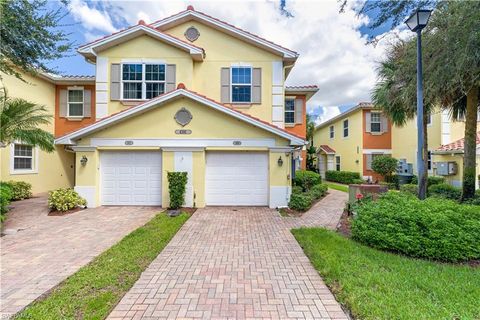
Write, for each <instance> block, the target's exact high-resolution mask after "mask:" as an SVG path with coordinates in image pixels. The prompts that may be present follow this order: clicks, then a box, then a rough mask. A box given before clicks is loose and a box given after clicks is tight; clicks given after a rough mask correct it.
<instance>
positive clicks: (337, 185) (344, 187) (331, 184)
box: [324, 181, 348, 192]
mask: <svg viewBox="0 0 480 320" xmlns="http://www.w3.org/2000/svg"><path fill="white" fill-rule="evenodd" d="M324 183H325V184H326V185H327V186H328V187H329V188H330V189H335V190H338V191H343V192H348V185H346V184H340V183H336V182H330V181H324Z"/></svg>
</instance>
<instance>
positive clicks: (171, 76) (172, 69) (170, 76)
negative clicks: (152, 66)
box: [165, 64, 177, 92]
mask: <svg viewBox="0 0 480 320" xmlns="http://www.w3.org/2000/svg"><path fill="white" fill-rule="evenodd" d="M166 68H167V70H166V78H165V92H170V91H173V90H175V89H176V87H175V82H176V77H177V75H176V72H177V67H176V65H174V64H167V66H166Z"/></svg>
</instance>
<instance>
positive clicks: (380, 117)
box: [370, 112, 382, 133]
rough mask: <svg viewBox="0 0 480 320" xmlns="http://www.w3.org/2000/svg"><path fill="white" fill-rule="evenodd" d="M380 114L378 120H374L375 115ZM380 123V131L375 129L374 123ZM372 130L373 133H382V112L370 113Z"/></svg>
mask: <svg viewBox="0 0 480 320" xmlns="http://www.w3.org/2000/svg"><path fill="white" fill-rule="evenodd" d="M374 115H375V116H377V115H378V121H375V122H374V121H373V116H374ZM374 123H375V124H378V131H374V130H373V124H374ZM370 132H371V133H382V114H381V113H380V112H371V113H370Z"/></svg>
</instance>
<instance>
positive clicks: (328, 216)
mask: <svg viewBox="0 0 480 320" xmlns="http://www.w3.org/2000/svg"><path fill="white" fill-rule="evenodd" d="M346 199H347V195H346V194H345V193H341V192H338V191H335V190H331V193H330V195H328V196H327V197H326V198H325V199H324V200H322V201H321V202H320V203H319V204H317V205H316V206H315V207H314V208H313V210H311V211H309V212H308V213H306V214H305V215H304V216H303V217H302V218H282V217H280V215H279V214H278V212H276V211H275V210H271V209H268V208H246V207H242V208H225V207H212V208H206V209H200V210H197V212H196V213H195V214H194V215H193V216H192V217H191V218H190V219H189V220H188V221H187V223H186V224H185V225H184V226H183V227H182V229H181V230H180V231H179V232H178V233H177V235H176V236H175V237H174V238H173V239H172V241H171V242H170V243H169V244H168V246H167V247H166V248H165V249H164V250H163V251H162V252H161V253H160V255H159V256H158V257H157V258H156V259H155V260H154V261H153V262H152V264H151V265H150V266H149V267H148V268H147V269H146V270H145V272H144V273H143V274H142V276H141V277H140V279H139V280H138V281H137V282H136V283H135V285H134V286H133V287H132V289H131V290H130V291H129V292H128V293H127V294H126V295H125V296H124V298H123V299H122V300H121V302H120V303H119V304H118V305H117V306H116V307H115V309H114V310H113V312H112V313H111V314H110V316H109V319H111V320H112V319H140V318H143V319H163V318H170V319H175V318H199V319H200V318H203V319H245V318H266V319H285V318H294V319H346V318H347V316H346V315H345V313H344V312H343V311H342V309H341V307H340V305H339V304H338V302H337V301H336V300H335V298H334V296H333V295H332V293H331V292H330V290H329V289H328V288H327V287H326V285H325V284H324V282H323V280H322V278H321V277H320V276H319V274H318V273H317V271H316V270H315V269H314V268H313V266H312V265H311V263H310V261H309V260H308V258H307V257H306V256H305V254H304V253H303V251H302V249H301V248H300V246H299V245H298V243H297V242H296V240H295V238H294V237H293V235H292V234H291V233H290V229H291V228H292V227H298V226H301V225H303V224H306V225H308V226H312V225H316V226H322V225H324V226H327V227H330V228H331V227H332V226H333V225H334V224H335V225H336V222H338V220H339V218H340V215H341V212H342V211H343V207H344V203H345V201H346ZM335 221H336V222H335Z"/></svg>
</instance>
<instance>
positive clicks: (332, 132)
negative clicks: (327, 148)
mask: <svg viewBox="0 0 480 320" xmlns="http://www.w3.org/2000/svg"><path fill="white" fill-rule="evenodd" d="M328 133H329V134H328V136H329V137H330V139H335V126H334V125H331V126H330V127H328Z"/></svg>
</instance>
